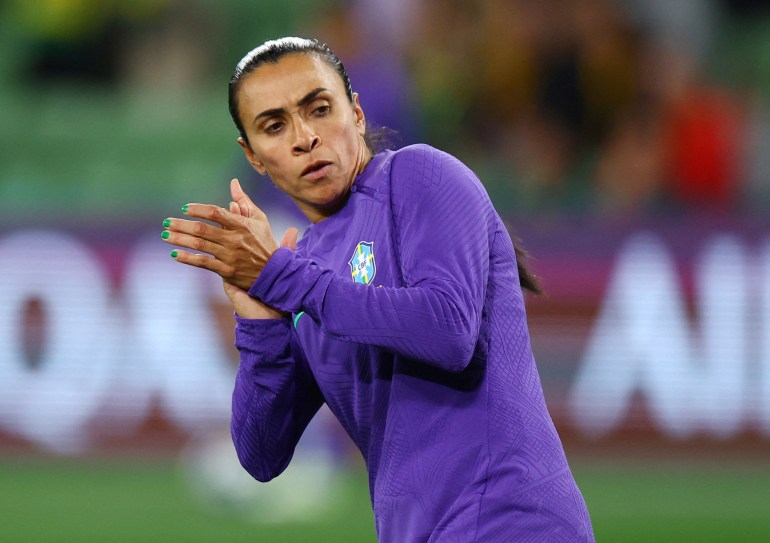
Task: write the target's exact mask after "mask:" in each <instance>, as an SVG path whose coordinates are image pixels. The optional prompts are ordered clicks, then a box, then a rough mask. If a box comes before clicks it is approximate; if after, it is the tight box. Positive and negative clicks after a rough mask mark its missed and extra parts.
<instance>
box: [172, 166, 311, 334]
mask: <svg viewBox="0 0 770 543" xmlns="http://www.w3.org/2000/svg"><path fill="white" fill-rule="evenodd" d="M230 193H231V195H232V198H233V202H231V203H230V208H229V210H226V209H223V208H221V207H218V206H214V205H208V204H188V205H187V206H186V211H185V213H186V215H187V216H188V217H195V218H198V219H205V220H208V221H212V222H214V223H217V224H219V225H220V226H219V227H218V226H214V225H210V224H207V223H205V222H202V221H197V220H186V219H177V218H169V219H166V220H165V221H164V226H165V227H166V230H164V232H163V235H162V236H161V237H162V238H163V240H164V241H166V242H167V243H172V244H174V245H178V246H180V247H185V248H188V249H192V250H195V251H202V252H204V253H208V254H209V255H211V256H207V255H201V254H194V253H190V252H187V251H174V253H175V255H174V258H175V259H176V260H177V261H179V262H182V263H183V264H187V265H190V266H195V267H198V268H203V269H206V270H209V271H213V272H214V273H217V274H218V275H220V276H221V277H222V279H223V280H224V286H225V293H226V294H227V295H228V297H229V298H230V300H231V302H232V303H233V307H234V309H235V311H236V313H238V315H240V316H241V317H244V318H256V319H259V318H280V317H283V316H285V315H284V314H283V313H282V312H279V311H276V310H274V309H272V308H270V307H269V306H266V305H264V304H262V303H261V302H259V301H257V300H254V299H253V298H251V297H250V296H249V295H248V293H247V292H246V291H247V290H248V289H249V288H250V287H251V285H253V284H254V281H256V279H257V277H259V273H260V272H261V271H262V269H263V268H264V266H265V264H266V263H267V260H268V259H269V258H270V256H272V254H273V253H274V252H275V251H276V250H277V249H278V244H276V242H275V238H274V237H273V234H272V231H271V229H270V224H269V222H268V220H267V216H266V215H265V213H264V212H263V211H262V210H261V209H259V208H258V207H257V206H256V205H255V204H254V203H253V202H252V201H251V199H250V198H249V197H248V195H246V193H245V192H244V191H243V189H242V188H241V186H240V183H239V182H238V180H237V179H233V180H232V182H231V183H230ZM297 234H298V232H297V229H296V228H289V229H287V230H286V232H285V233H284V235H283V239H282V240H281V245H280V246H282V247H288V248H290V249H292V250H293V249H294V248H295V247H296V244H297Z"/></svg>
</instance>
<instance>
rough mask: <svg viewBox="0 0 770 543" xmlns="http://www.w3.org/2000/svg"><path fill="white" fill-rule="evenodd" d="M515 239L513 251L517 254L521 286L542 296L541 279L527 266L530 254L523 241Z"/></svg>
mask: <svg viewBox="0 0 770 543" xmlns="http://www.w3.org/2000/svg"><path fill="white" fill-rule="evenodd" d="M511 237H513V243H514V245H513V250H514V251H515V252H516V267H517V268H518V271H519V285H521V288H523V289H525V290H528V291H530V292H531V293H533V294H542V293H543V287H542V285H541V284H540V278H539V277H538V276H537V275H535V274H534V273H532V272H531V271H530V269H529V267H528V266H527V264H528V263H529V259H530V256H529V253H528V252H527V250H526V249H524V247H523V246H522V244H521V241H520V240H519V239H518V238H517V237H515V236H511Z"/></svg>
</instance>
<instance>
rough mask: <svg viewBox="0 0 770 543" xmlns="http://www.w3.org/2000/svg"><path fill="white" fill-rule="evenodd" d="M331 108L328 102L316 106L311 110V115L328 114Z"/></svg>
mask: <svg viewBox="0 0 770 543" xmlns="http://www.w3.org/2000/svg"><path fill="white" fill-rule="evenodd" d="M331 109H332V107H331V106H330V105H329V104H324V105H322V106H318V107H317V108H315V109H314V110H313V115H314V116H315V117H323V116H325V115H326V114H328V113H329V111H331Z"/></svg>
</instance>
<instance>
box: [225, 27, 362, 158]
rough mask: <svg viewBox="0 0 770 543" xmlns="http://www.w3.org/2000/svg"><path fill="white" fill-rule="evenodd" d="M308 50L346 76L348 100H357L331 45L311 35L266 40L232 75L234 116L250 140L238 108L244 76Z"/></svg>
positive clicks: (230, 103)
mask: <svg viewBox="0 0 770 543" xmlns="http://www.w3.org/2000/svg"><path fill="white" fill-rule="evenodd" d="M296 53H304V54H315V55H318V57H319V58H320V59H321V60H323V61H324V62H326V63H327V64H328V65H329V66H331V67H332V68H334V70H335V71H336V72H337V73H338V74H339V76H340V78H342V84H343V85H344V86H345V94H346V95H347V97H348V100H349V101H350V102H351V103H353V87H352V86H351V84H350V77H349V76H348V72H347V71H346V70H345V66H343V65H342V61H341V60H340V59H339V57H337V55H335V54H334V51H332V50H331V49H330V48H329V46H328V45H326V44H325V43H321V42H319V41H318V40H315V39H308V38H281V39H278V40H270V41H266V42H265V43H263V44H262V45H260V46H259V47H256V48H254V49H252V50H251V51H249V52H248V53H247V54H246V56H245V57H243V58H242V59H241V61H240V62H239V63H238V65H237V66H236V67H235V71H234V72H233V76H232V77H231V78H230V84H229V86H228V106H229V108H230V116H231V117H232V118H233V122H234V123H235V126H236V128H238V133H239V134H240V135H241V137H242V138H243V139H244V141H246V142H247V143H248V141H249V140H248V138H247V137H246V131H245V130H244V129H243V123H242V122H241V117H240V115H239V111H238V88H239V87H240V83H241V80H242V79H243V77H244V76H246V75H248V74H250V73H251V72H253V71H254V70H256V69H257V68H259V67H260V66H261V65H263V64H265V63H266V62H270V63H271V64H277V63H278V61H279V60H280V59H281V58H283V57H284V56H286V55H289V54H296ZM367 143H368V142H367Z"/></svg>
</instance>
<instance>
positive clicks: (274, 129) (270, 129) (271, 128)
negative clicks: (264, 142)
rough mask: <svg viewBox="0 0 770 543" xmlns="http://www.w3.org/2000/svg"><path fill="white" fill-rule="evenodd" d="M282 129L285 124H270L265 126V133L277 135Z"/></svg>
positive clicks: (277, 122)
mask: <svg viewBox="0 0 770 543" xmlns="http://www.w3.org/2000/svg"><path fill="white" fill-rule="evenodd" d="M281 128H283V123H282V122H280V121H276V122H274V123H268V124H267V125H265V132H267V133H268V134H276V133H278V132H279V131H280V130H281Z"/></svg>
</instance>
